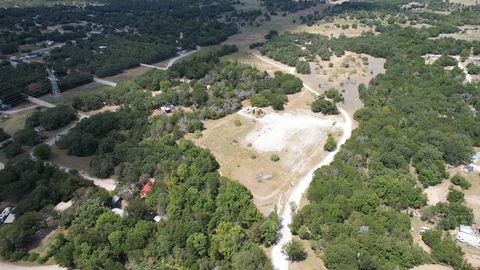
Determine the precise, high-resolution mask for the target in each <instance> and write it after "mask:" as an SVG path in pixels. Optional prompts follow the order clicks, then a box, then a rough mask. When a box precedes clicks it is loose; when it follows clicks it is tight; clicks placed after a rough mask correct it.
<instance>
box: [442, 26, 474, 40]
mask: <svg viewBox="0 0 480 270" xmlns="http://www.w3.org/2000/svg"><path fill="white" fill-rule="evenodd" d="M459 28H460V32H458V33H451V34H440V35H439V36H438V38H445V37H451V38H454V39H463V40H478V39H480V26H478V25H464V26H460V27H459Z"/></svg>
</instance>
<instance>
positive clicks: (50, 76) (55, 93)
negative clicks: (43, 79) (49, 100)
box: [47, 68, 60, 97]
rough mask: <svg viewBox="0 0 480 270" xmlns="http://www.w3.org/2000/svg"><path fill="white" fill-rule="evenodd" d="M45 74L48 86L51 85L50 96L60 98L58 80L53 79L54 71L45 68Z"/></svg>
mask: <svg viewBox="0 0 480 270" xmlns="http://www.w3.org/2000/svg"><path fill="white" fill-rule="evenodd" d="M47 73H48V77H47V79H48V80H49V81H50V84H51V85H52V95H53V96H54V97H59V96H60V89H59V88H58V83H57V82H58V79H57V77H55V71H54V70H53V69H51V68H47Z"/></svg>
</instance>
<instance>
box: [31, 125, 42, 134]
mask: <svg viewBox="0 0 480 270" xmlns="http://www.w3.org/2000/svg"><path fill="white" fill-rule="evenodd" d="M33 130H35V132H37V133H38V134H40V133H42V132H44V131H45V128H44V127H42V126H38V127H34V128H33Z"/></svg>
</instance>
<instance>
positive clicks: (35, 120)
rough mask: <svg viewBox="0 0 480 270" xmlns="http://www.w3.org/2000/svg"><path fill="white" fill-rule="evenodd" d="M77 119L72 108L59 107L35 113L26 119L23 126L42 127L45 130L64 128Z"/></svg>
mask: <svg viewBox="0 0 480 270" xmlns="http://www.w3.org/2000/svg"><path fill="white" fill-rule="evenodd" d="M76 118H77V113H76V111H75V110H74V109H72V107H70V106H67V105H60V106H57V107H55V108H48V109H46V110H43V111H36V112H34V113H33V114H32V115H31V116H30V117H28V118H27V120H26V122H25V126H26V127H28V128H34V127H36V126H42V127H44V128H45V129H46V130H53V129H57V128H61V127H64V126H66V125H68V124H70V122H72V121H73V120H75V119H76Z"/></svg>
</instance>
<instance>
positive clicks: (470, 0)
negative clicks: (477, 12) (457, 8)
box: [450, 0, 478, 6]
mask: <svg viewBox="0 0 480 270" xmlns="http://www.w3.org/2000/svg"><path fill="white" fill-rule="evenodd" d="M450 3H455V4H462V5H466V6H473V5H477V4H478V0H450Z"/></svg>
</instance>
